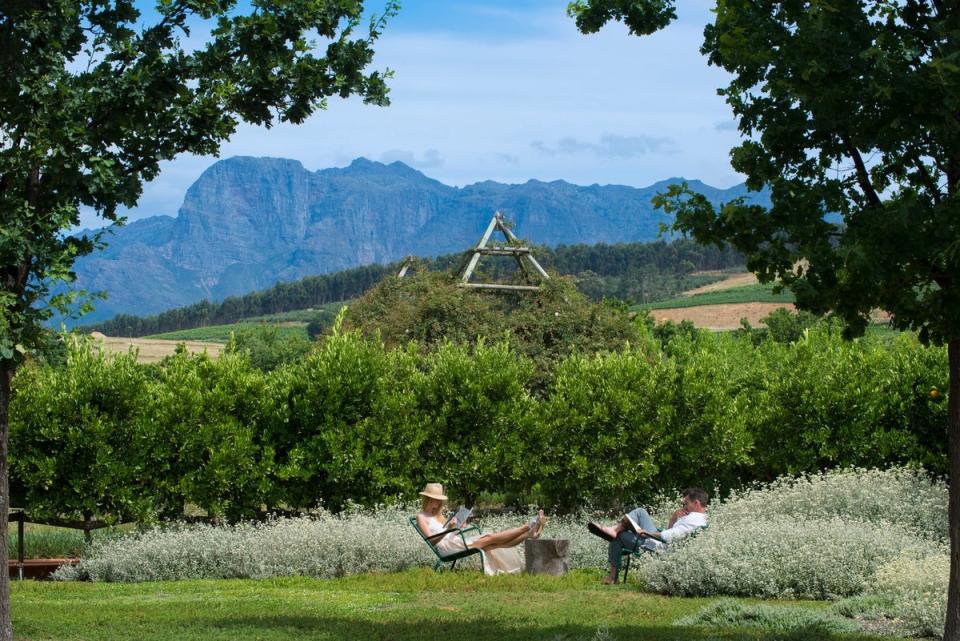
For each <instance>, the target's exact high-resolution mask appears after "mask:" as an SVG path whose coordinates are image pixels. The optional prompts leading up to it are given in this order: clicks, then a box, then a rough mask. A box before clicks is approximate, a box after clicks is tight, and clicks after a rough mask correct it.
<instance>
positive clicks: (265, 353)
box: [227, 324, 310, 372]
mask: <svg viewBox="0 0 960 641" xmlns="http://www.w3.org/2000/svg"><path fill="white" fill-rule="evenodd" d="M281 329H290V328H281V327H280V326H279V325H267V324H260V325H255V326H253V327H244V328H242V329H239V330H237V331H236V332H235V333H231V335H230V342H229V343H228V345H227V351H228V352H232V353H236V354H246V355H247V357H248V358H249V359H250V363H251V364H252V365H253V366H254V367H256V368H257V369H260V370H263V371H265V372H269V371H270V370H273V369H276V368H277V367H278V366H279V365H281V364H283V363H293V362H296V361H298V360H300V359H301V358H303V357H304V356H305V355H306V354H307V352H309V351H310V340H309V339H308V338H306V337H305V336H304V335H303V334H301V333H299V332H297V333H293V332H282V331H281Z"/></svg>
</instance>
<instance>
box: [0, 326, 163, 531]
mask: <svg viewBox="0 0 960 641" xmlns="http://www.w3.org/2000/svg"><path fill="white" fill-rule="evenodd" d="M66 351H67V353H66V364H65V366H64V367H61V368H54V367H52V366H50V365H47V364H33V365H30V366H27V367H24V368H23V369H22V370H21V371H20V372H19V373H18V375H17V378H16V393H15V394H14V397H13V402H12V404H11V408H10V414H11V419H12V420H11V422H10V448H11V457H10V463H11V469H10V491H11V502H12V504H13V505H14V506H17V507H29V509H30V513H31V515H32V516H34V517H35V518H47V519H54V518H61V519H67V520H77V521H79V520H89V519H91V518H94V517H98V518H103V519H106V520H138V519H150V518H152V517H153V516H154V515H155V514H156V513H158V512H163V511H165V510H166V509H167V507H168V505H167V504H166V501H165V498H166V495H165V494H164V493H163V492H162V491H158V486H157V483H158V482H160V483H162V482H163V480H164V479H165V478H166V474H165V467H166V462H165V461H164V460H163V457H162V456H159V457H158V456H157V451H156V448H155V446H154V445H155V439H154V434H153V433H152V426H151V425H149V424H148V423H146V422H145V421H144V420H143V418H144V416H145V415H146V414H147V412H146V406H147V404H148V403H149V398H150V395H149V379H148V370H147V369H146V368H144V367H142V366H140V365H138V364H137V363H136V356H135V355H134V354H124V355H119V356H115V357H111V358H107V357H105V356H104V355H103V354H101V353H100V352H99V351H98V350H97V349H95V348H93V347H92V346H91V345H90V343H89V341H86V340H80V339H73V340H71V341H69V342H68V344H67V346H66Z"/></svg>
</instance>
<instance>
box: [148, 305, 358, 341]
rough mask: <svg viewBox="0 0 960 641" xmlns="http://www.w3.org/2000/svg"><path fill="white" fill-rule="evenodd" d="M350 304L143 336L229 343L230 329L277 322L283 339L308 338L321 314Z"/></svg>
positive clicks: (255, 326) (254, 326) (332, 311)
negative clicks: (309, 328) (311, 326)
mask: <svg viewBox="0 0 960 641" xmlns="http://www.w3.org/2000/svg"><path fill="white" fill-rule="evenodd" d="M349 303H350V301H338V302H336V303H328V304H326V305H321V306H320V307H314V308H311V309H298V310H294V311H289V312H280V313H278V314H269V315H267V316H254V317H251V318H245V319H243V320H242V321H238V322H236V323H229V324H226V325H208V326H207V327H197V328H194V329H183V330H178V331H175V332H164V333H163V334H152V335H150V336H144V337H143V338H160V339H164V340H175V341H209V342H211V343H227V342H229V341H230V332H236V331H240V330H241V329H250V328H258V327H262V326H264V325H276V326H277V329H278V331H279V332H280V338H288V337H290V336H303V337H304V338H306V336H307V330H306V326H307V323H309V322H310V321H312V320H313V319H315V318H317V317H318V316H321V317H325V318H328V319H331V320H332V318H333V317H334V316H335V315H336V314H337V312H339V311H340V309H341V308H342V307H344V306H345V305H347V304H349Z"/></svg>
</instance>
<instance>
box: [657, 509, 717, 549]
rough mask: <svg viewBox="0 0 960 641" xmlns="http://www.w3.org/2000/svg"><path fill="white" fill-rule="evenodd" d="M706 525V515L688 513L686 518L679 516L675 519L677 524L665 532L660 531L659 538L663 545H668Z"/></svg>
mask: <svg viewBox="0 0 960 641" xmlns="http://www.w3.org/2000/svg"><path fill="white" fill-rule="evenodd" d="M706 524H707V515H706V514H704V513H703V512H690V513H689V514H687V515H686V516H681V517H680V518H679V519H677V522H676V523H674V524H673V527H672V528H668V529H666V530H661V531H660V532H659V535H660V538H661V539H663V542H664V543H670V542H671V541H678V540H680V539H682V538H683V537H685V536H688V535H689V534H690V533H691V532H693V531H694V530H696V529H697V528H700V527H703V526H705V525H706Z"/></svg>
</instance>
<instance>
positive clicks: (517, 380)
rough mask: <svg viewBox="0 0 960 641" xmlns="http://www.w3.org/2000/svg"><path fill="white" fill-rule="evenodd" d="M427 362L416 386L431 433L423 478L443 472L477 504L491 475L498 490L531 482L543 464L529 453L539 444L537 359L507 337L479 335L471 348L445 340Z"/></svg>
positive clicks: (425, 450)
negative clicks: (534, 383) (533, 392)
mask: <svg viewBox="0 0 960 641" xmlns="http://www.w3.org/2000/svg"><path fill="white" fill-rule="evenodd" d="M423 367H424V368H425V370H426V375H425V376H424V378H423V381H422V383H421V385H420V386H419V387H418V389H417V390H416V403H417V407H418V409H419V411H420V412H421V413H422V416H423V418H422V421H423V422H424V424H425V426H426V429H427V430H428V434H429V438H428V440H426V441H425V442H424V443H423V445H422V447H421V451H420V458H421V460H422V462H423V464H424V469H423V474H424V476H423V478H433V479H443V480H444V481H445V482H446V483H447V485H448V487H452V488H455V491H456V492H457V494H458V495H460V496H461V497H462V498H463V499H464V500H465V501H467V502H468V503H470V504H471V505H472V504H473V502H474V500H475V499H476V498H477V496H479V494H480V493H481V492H483V491H486V490H489V489H491V485H490V481H491V480H492V479H497V484H496V486H495V487H496V489H497V490H499V491H504V492H511V491H517V490H523V489H526V488H527V487H529V486H528V485H527V484H528V483H529V482H530V479H531V477H535V476H536V475H537V473H538V470H539V468H540V466H539V465H537V466H533V465H532V464H531V462H530V459H529V458H528V457H529V456H530V454H531V453H532V452H534V451H536V449H535V448H534V447H531V446H532V445H533V443H532V442H531V440H530V435H531V434H532V432H533V423H534V414H533V409H534V407H535V404H534V401H533V399H532V398H531V396H530V393H529V392H528V391H527V388H528V384H529V379H530V376H531V371H532V365H531V363H530V362H529V361H528V360H527V359H526V358H523V357H522V356H518V355H517V354H515V353H514V352H513V351H512V350H511V349H510V347H509V346H508V345H507V344H506V343H497V344H495V345H490V346H488V345H487V344H486V343H484V342H483V341H482V340H480V341H478V342H477V343H476V344H475V345H474V346H473V347H472V348H469V347H465V346H459V345H453V344H450V343H446V344H443V345H441V346H440V347H439V348H438V349H437V350H436V351H434V352H433V353H431V354H429V355H428V356H427V357H426V358H425V359H424V363H423Z"/></svg>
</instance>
